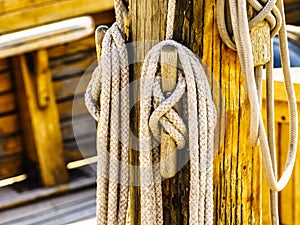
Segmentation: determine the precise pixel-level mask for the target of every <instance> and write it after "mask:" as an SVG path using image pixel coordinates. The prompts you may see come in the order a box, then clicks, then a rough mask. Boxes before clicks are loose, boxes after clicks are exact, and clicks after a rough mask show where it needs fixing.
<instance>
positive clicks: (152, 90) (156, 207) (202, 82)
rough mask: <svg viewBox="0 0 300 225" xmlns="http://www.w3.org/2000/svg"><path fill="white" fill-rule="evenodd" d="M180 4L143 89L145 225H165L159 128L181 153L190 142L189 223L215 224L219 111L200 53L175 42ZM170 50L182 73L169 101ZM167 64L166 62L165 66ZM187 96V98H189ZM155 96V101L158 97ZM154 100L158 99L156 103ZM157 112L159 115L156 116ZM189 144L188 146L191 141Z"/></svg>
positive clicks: (152, 54)
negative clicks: (165, 87)
mask: <svg viewBox="0 0 300 225" xmlns="http://www.w3.org/2000/svg"><path fill="white" fill-rule="evenodd" d="M175 6H176V1H175V0H169V3H168V15H167V29H166V39H167V40H166V41H162V42H160V43H159V44H157V45H156V46H154V47H153V48H152V49H151V50H150V51H149V52H148V54H147V55H146V57H145V60H144V64H143V68H142V74H141V85H140V130H139V138H140V156H139V157H140V184H141V187H140V190H141V224H142V225H161V224H163V210H162V208H163V207H162V189H161V176H160V173H159V171H160V170H159V161H160V159H159V148H158V147H157V142H158V141H159V140H160V132H159V124H160V125H161V126H162V127H163V128H164V129H165V130H166V131H167V132H168V133H169V135H170V136H171V137H172V138H173V139H174V141H175V143H176V145H177V149H181V148H184V147H185V142H188V147H186V148H187V149H188V150H189V155H190V197H189V224H191V225H196V224H213V152H214V150H213V141H214V128H215V124H216V110H215V106H214V103H213V100H212V96H211V90H210V87H209V84H208V81H207V77H206V74H205V71H204V69H203V67H202V66H201V63H200V62H199V60H198V58H197V57H196V56H195V54H194V53H193V52H192V51H191V50H189V49H188V48H186V47H184V46H183V45H181V44H179V43H177V42H175V41H173V40H170V39H172V38H173V26H174V18H175ZM166 46H172V47H173V48H175V49H177V51H178V57H179V65H181V67H182V68H179V71H178V79H177V84H176V87H175V89H174V91H173V92H172V93H171V95H170V96H168V97H164V95H163V92H162V90H161V82H162V78H161V76H160V71H159V69H158V68H159V60H160V55H161V51H162V49H163V48H164V47H166ZM162 63H163V62H162ZM185 92H187V96H185V95H184V93H185ZM152 95H153V96H152ZM152 97H153V98H152ZM180 100H181V101H183V105H186V109H185V110H184V111H186V112H185V113H184V114H185V115H184V117H186V118H187V120H188V124H187V125H185V124H184V122H183V118H180V117H179V115H178V114H177V112H176V111H175V110H173V109H172V107H173V106H174V105H175V104H176V103H178V102H179V101H180ZM152 108H154V111H153V112H152ZM186 140H187V141H186Z"/></svg>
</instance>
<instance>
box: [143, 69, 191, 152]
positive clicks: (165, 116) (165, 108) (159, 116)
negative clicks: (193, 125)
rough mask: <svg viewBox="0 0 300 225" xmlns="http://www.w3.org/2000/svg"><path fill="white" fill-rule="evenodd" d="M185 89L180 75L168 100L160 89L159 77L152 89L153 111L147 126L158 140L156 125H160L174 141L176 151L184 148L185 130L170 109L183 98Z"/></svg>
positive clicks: (158, 131)
mask: <svg viewBox="0 0 300 225" xmlns="http://www.w3.org/2000/svg"><path fill="white" fill-rule="evenodd" d="M185 88H186V83H185V80H184V78H183V76H182V74H179V77H178V83H177V86H176V88H175V90H174V91H173V93H172V94H171V95H170V96H169V97H168V98H165V97H164V95H163V92H162V89H161V77H160V76H157V77H156V78H155V81H154V87H153V98H154V108H155V109H154V111H153V112H152V114H151V116H150V119H149V126H150V129H151V131H152V134H153V136H154V137H155V138H156V140H158V141H159V140H160V134H161V133H160V129H159V125H158V124H159V123H160V124H161V125H162V127H163V128H164V129H165V130H166V131H167V133H169V134H170V136H171V137H172V138H173V139H174V141H175V143H176V145H177V148H178V149H182V148H184V146H185V142H186V140H185V137H186V135H187V128H186V126H185V123H184V121H183V120H182V118H181V117H180V116H179V115H178V113H177V112H176V111H175V110H174V109H173V108H172V107H173V106H174V105H175V104H176V103H178V101H179V100H180V99H181V98H182V97H183V94H184V93H185Z"/></svg>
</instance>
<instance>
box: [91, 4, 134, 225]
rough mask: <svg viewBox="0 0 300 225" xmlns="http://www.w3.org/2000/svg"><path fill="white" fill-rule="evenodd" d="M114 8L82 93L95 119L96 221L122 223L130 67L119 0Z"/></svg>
mask: <svg viewBox="0 0 300 225" xmlns="http://www.w3.org/2000/svg"><path fill="white" fill-rule="evenodd" d="M115 11H116V23H114V24H113V25H112V26H111V28H109V29H108V30H107V32H106V33H105V36H104V39H103V43H102V55H101V61H100V63H99V65H98V67H97V68H96V69H95V71H94V73H93V76H92V79H91V81H90V83H89V85H88V87H87V90H86V94H85V102H86V106H87V108H88V110H89V112H90V113H91V115H92V116H93V117H94V118H95V120H96V121H98V128H97V209H96V217H97V224H98V225H103V224H108V225H122V224H123V225H125V224H126V219H127V218H126V215H127V210H128V193H129V169H128V165H129V156H128V152H129V86H128V85H129V68H128V55H127V49H126V44H125V40H124V36H125V33H124V32H125V31H124V29H125V28H124V17H125V18H126V16H127V10H126V8H125V5H124V4H123V2H122V0H115ZM100 95H101V98H100Z"/></svg>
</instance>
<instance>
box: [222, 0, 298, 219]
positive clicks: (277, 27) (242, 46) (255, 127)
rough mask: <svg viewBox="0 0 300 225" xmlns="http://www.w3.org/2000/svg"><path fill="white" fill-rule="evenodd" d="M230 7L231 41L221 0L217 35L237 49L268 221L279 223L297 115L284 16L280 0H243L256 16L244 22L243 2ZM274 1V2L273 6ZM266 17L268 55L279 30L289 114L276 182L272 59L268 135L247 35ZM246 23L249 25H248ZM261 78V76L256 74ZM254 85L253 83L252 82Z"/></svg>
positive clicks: (291, 162) (294, 145) (269, 65)
mask: <svg viewBox="0 0 300 225" xmlns="http://www.w3.org/2000/svg"><path fill="white" fill-rule="evenodd" d="M228 2H229V8H230V18H231V21H232V30H233V35H234V41H233V40H232V37H231V35H230V31H229V29H228V27H227V26H226V20H225V17H226V16H225V14H226V10H227V13H228V9H225V0H219V1H218V5H217V17H218V18H217V19H218V28H219V33H220V36H221V38H222V39H223V41H224V43H225V44H226V45H227V46H228V47H230V48H232V49H237V52H238V55H239V59H240V62H241V67H242V72H243V74H244V77H245V81H246V85H247V89H248V97H249V101H250V111H251V115H250V117H251V121H250V141H251V143H252V145H255V144H256V142H257V138H259V141H260V145H261V152H262V159H263V163H264V169H265V173H266V178H267V181H268V184H269V186H270V188H271V190H272V191H271V219H272V224H279V219H278V207H277V205H278V200H277V191H280V190H282V189H283V188H284V187H285V186H286V184H287V183H288V181H289V179H290V176H291V174H292V171H293V167H294V163H295V158H296V149H297V138H298V130H297V128H298V118H297V105H296V99H295V93H294V89H293V85H292V82H291V77H290V69H289V67H290V62H289V57H288V47H287V35H286V28H285V17H284V8H283V1H282V0H277V1H276V0H264V1H262V2H263V3H264V6H262V5H261V3H260V2H259V1H257V0H247V2H248V3H249V5H250V6H251V7H253V9H255V10H256V11H257V12H258V15H257V16H256V17H254V18H252V19H251V20H250V21H249V22H248V18H247V6H246V1H236V0H228ZM275 4H276V5H275ZM264 19H265V20H266V21H268V22H269V24H270V28H271V40H270V42H271V43H270V45H271V48H270V51H271V52H270V54H271V55H272V53H273V47H272V38H273V37H274V35H276V33H277V32H278V31H279V40H280V50H281V60H282V65H283V74H284V79H285V87H286V91H287V96H288V105H289V116H290V132H289V137H290V140H289V146H288V155H287V160H286V165H285V169H284V172H283V174H282V176H281V178H280V179H279V181H277V166H276V145H275V134H274V97H273V77H272V67H273V60H272V59H271V61H270V62H268V63H267V64H266V71H267V128H268V137H267V135H266V131H265V128H264V124H263V120H262V116H261V114H260V105H259V101H260V96H261V95H260V90H259V91H257V89H259V88H260V87H261V78H260V79H257V80H256V81H255V79H254V78H255V76H254V74H255V72H254V71H256V72H257V73H261V70H262V67H258V68H256V69H255V70H254V65H253V55H252V46H251V41H250V36H249V28H251V27H252V26H254V25H255V24H256V23H258V22H260V21H261V20H264ZM248 23H249V24H248ZM259 77H261V76H259ZM255 82H256V83H257V84H258V85H256V83H255Z"/></svg>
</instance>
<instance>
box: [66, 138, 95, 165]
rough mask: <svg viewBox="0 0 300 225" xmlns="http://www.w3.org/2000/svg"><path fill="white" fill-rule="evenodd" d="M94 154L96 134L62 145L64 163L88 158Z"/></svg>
mask: <svg viewBox="0 0 300 225" xmlns="http://www.w3.org/2000/svg"><path fill="white" fill-rule="evenodd" d="M96 154H97V152H96V134H93V135H89V137H85V138H82V139H77V140H76V141H71V142H69V141H68V142H65V143H64V158H65V161H66V162H71V161H76V160H80V159H83V158H89V157H92V156H95V155H96Z"/></svg>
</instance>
